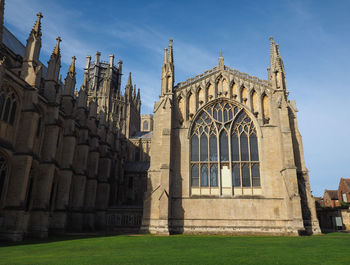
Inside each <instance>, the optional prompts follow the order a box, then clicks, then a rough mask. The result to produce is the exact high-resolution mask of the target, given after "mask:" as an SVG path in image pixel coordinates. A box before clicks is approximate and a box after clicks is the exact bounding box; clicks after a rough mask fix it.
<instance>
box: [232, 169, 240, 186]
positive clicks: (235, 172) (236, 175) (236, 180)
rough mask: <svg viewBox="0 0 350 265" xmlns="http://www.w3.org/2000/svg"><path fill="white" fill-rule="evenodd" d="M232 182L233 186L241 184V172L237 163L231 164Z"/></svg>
mask: <svg viewBox="0 0 350 265" xmlns="http://www.w3.org/2000/svg"><path fill="white" fill-rule="evenodd" d="M232 183H233V186H234V187H240V186H241V173H240V169H239V164H233V165H232Z"/></svg>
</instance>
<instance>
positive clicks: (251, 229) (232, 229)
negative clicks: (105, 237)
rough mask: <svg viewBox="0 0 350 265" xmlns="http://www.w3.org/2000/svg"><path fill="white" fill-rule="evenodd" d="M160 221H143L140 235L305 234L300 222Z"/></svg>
mask: <svg viewBox="0 0 350 265" xmlns="http://www.w3.org/2000/svg"><path fill="white" fill-rule="evenodd" d="M161 221H162V220H156V219H143V223H142V226H141V229H140V232H141V233H151V234H160V235H163V234H164V235H166V234H202V235H289V236H298V235H303V234H305V228H304V227H303V226H302V221H301V220H171V222H170V223H171V224H170V226H169V228H168V227H167V226H166V224H165V223H162V222H161Z"/></svg>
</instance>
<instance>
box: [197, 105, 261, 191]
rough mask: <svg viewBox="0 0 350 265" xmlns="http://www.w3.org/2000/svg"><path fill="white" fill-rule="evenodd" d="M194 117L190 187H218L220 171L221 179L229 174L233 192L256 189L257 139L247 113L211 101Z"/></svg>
mask: <svg viewBox="0 0 350 265" xmlns="http://www.w3.org/2000/svg"><path fill="white" fill-rule="evenodd" d="M196 116H197V118H196V119H195V120H194V121H193V124H192V126H191V128H192V129H191V134H190V137H191V138H190V140H191V141H190V142H191V156H190V157H191V183H192V187H210V188H216V187H219V185H220V181H219V171H218V170H219V169H220V168H225V170H226V171H225V172H224V174H225V176H227V175H226V174H227V170H230V173H231V176H232V186H234V187H235V188H238V187H241V188H252V187H260V165H259V151H258V137H257V131H256V128H255V126H254V123H253V121H252V119H251V118H250V116H249V115H248V113H247V112H246V111H245V110H244V109H243V108H242V107H240V106H238V105H236V104H234V103H231V102H228V101H223V100H215V101H212V102H210V103H209V104H208V105H207V106H206V107H204V108H203V109H202V110H201V113H199V115H196ZM251 117H254V116H253V114H251ZM219 158H220V159H219ZM227 165H230V166H228V167H227ZM223 166H225V167H223ZM221 174H223V173H221ZM225 183H227V182H225ZM225 185H227V184H225Z"/></svg>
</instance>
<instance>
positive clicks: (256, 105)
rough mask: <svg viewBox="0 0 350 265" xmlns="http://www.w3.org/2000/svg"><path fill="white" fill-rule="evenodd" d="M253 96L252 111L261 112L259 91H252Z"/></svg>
mask: <svg viewBox="0 0 350 265" xmlns="http://www.w3.org/2000/svg"><path fill="white" fill-rule="evenodd" d="M251 95H252V96H251V97H252V112H253V113H254V114H255V113H257V112H259V96H258V93H256V91H255V90H254V89H253V90H252V93H251Z"/></svg>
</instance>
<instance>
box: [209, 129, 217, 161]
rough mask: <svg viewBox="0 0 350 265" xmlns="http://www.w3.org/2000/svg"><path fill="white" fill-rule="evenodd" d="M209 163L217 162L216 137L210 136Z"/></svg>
mask: <svg viewBox="0 0 350 265" xmlns="http://www.w3.org/2000/svg"><path fill="white" fill-rule="evenodd" d="M209 141H210V150H209V152H210V161H217V160H218V154H217V138H216V135H214V134H212V135H210V140H209Z"/></svg>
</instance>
